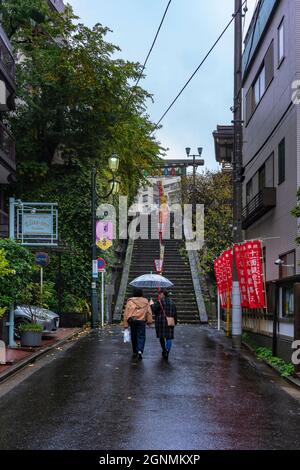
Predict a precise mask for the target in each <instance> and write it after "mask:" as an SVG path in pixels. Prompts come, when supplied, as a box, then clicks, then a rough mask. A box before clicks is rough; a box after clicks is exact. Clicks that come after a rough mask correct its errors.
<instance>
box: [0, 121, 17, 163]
mask: <svg viewBox="0 0 300 470" xmlns="http://www.w3.org/2000/svg"><path fill="white" fill-rule="evenodd" d="M0 152H3V153H4V154H5V155H6V156H7V157H8V158H9V159H10V160H11V161H12V162H14V163H15V161H16V144H15V139H14V138H13V136H12V134H11V133H10V132H9V130H8V129H7V128H6V127H5V126H4V124H3V123H2V122H1V121H0Z"/></svg>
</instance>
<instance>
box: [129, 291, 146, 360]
mask: <svg viewBox="0 0 300 470" xmlns="http://www.w3.org/2000/svg"><path fill="white" fill-rule="evenodd" d="M152 321H153V319H152V310H151V307H150V304H149V302H148V300H147V299H146V298H145V297H143V291H142V289H134V291H133V296H132V297H131V298H130V299H128V300H127V304H126V307H125V312H124V328H128V327H130V330H131V343H132V350H133V355H134V356H137V357H138V358H139V359H140V360H141V359H143V353H144V347H145V341H146V324H147V325H149V326H150V325H151V324H152Z"/></svg>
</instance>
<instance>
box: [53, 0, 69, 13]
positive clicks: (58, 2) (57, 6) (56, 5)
mask: <svg viewBox="0 0 300 470" xmlns="http://www.w3.org/2000/svg"><path fill="white" fill-rule="evenodd" d="M49 4H50V6H51V7H52V8H53V9H54V10H56V11H58V13H63V12H64V10H65V5H64V2H63V0H49Z"/></svg>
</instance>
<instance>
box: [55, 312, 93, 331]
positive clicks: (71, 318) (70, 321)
mask: <svg viewBox="0 0 300 470" xmlns="http://www.w3.org/2000/svg"><path fill="white" fill-rule="evenodd" d="M88 321H89V318H88V315H87V314H86V313H74V312H63V313H60V314H59V326H60V327H61V328H82V327H83V326H84V325H85V324H86V323H87V322H88Z"/></svg>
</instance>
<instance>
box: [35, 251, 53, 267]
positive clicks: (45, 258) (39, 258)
mask: <svg viewBox="0 0 300 470" xmlns="http://www.w3.org/2000/svg"><path fill="white" fill-rule="evenodd" d="M35 262H36V264H37V265H38V266H40V268H46V267H47V266H49V264H50V257H49V255H48V253H44V252H43V251H39V252H38V253H36V254H35Z"/></svg>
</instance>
